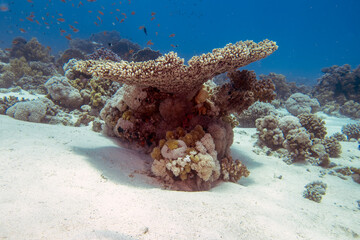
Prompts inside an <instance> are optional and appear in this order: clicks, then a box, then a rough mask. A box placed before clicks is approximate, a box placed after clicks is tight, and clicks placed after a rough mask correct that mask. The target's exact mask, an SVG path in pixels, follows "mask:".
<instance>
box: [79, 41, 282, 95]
mask: <svg viewBox="0 0 360 240" xmlns="http://www.w3.org/2000/svg"><path fill="white" fill-rule="evenodd" d="M276 49H277V45H276V43H275V42H272V41H269V40H264V41H262V42H260V43H258V44H256V43H254V42H253V41H245V42H241V41H240V42H237V43H235V44H228V45H226V46H225V47H224V48H219V49H214V50H213V51H212V52H211V53H207V54H203V55H201V56H194V57H192V58H191V59H190V60H189V61H188V66H186V65H184V59H181V58H179V57H178V56H177V54H176V53H174V52H170V53H168V54H165V55H164V56H161V57H158V58H157V59H155V60H149V61H146V62H130V63H129V62H126V61H121V62H119V63H115V62H111V61H94V60H88V61H78V62H77V63H76V64H75V70H77V71H80V72H83V73H86V74H89V75H95V76H99V77H101V78H107V79H111V80H113V81H119V82H123V83H126V84H130V85H138V86H142V87H149V86H151V87H156V88H157V89H159V90H160V91H163V92H168V93H176V94H185V93H189V92H194V91H198V90H199V89H200V87H201V85H202V84H203V83H205V82H206V81H207V80H209V79H211V78H212V77H214V76H216V75H218V74H220V73H224V72H227V71H233V70H235V69H237V68H239V67H242V66H245V65H247V64H249V63H251V62H254V61H257V60H260V59H262V58H265V57H267V56H268V55H270V54H271V53H273V52H274V51H275V50H276Z"/></svg>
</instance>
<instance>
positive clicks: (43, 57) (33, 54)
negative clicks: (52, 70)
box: [10, 38, 54, 62]
mask: <svg viewBox="0 0 360 240" xmlns="http://www.w3.org/2000/svg"><path fill="white" fill-rule="evenodd" d="M12 42H13V45H12V48H11V51H10V56H11V57H12V58H21V57H24V58H25V59H26V60H27V61H41V62H53V61H54V57H53V56H51V55H50V48H46V47H44V46H43V45H41V44H40V43H39V42H38V40H37V39H36V38H32V39H30V41H28V42H27V41H26V40H25V39H23V38H15V39H14V40H13V41H12Z"/></svg>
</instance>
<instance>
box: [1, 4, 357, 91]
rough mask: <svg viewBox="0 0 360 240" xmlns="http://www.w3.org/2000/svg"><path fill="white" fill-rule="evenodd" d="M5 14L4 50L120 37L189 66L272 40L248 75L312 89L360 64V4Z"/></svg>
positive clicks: (47, 8)
mask: <svg viewBox="0 0 360 240" xmlns="http://www.w3.org/2000/svg"><path fill="white" fill-rule="evenodd" d="M0 10H1V12H0V16H1V18H0V23H1V28H0V34H1V39H0V47H1V48H9V47H11V42H12V39H13V38H14V37H17V36H22V37H24V38H26V39H28V40H30V38H32V37H36V38H37V39H38V40H39V41H40V43H42V44H43V45H45V46H50V47H51V49H52V53H53V54H54V55H56V54H57V52H58V51H63V50H65V49H67V48H68V41H69V40H68V39H66V38H65V36H68V37H71V38H84V39H87V38H89V36H90V35H91V34H93V33H98V32H103V31H113V30H116V31H119V32H120V34H121V36H122V37H123V38H127V39H129V40H131V41H133V42H135V43H138V44H139V45H141V46H142V47H146V46H147V43H148V41H149V40H151V42H152V43H154V45H152V46H151V48H152V49H154V50H159V51H160V52H161V53H166V52H169V51H176V52H178V54H179V55H180V56H181V57H183V58H185V60H188V59H189V58H191V57H192V56H193V55H198V54H201V53H206V52H208V51H211V50H212V49H213V48H218V47H223V46H225V45H226V44H227V43H230V42H231V43H235V42H236V41H239V40H248V39H249V40H254V41H256V42H258V41H261V40H263V39H265V38H268V39H270V40H273V41H276V42H277V44H278V45H279V50H278V51H277V52H275V53H274V54H273V55H271V56H270V57H268V58H266V59H264V60H262V61H259V62H256V63H253V64H251V65H249V66H247V67H245V68H246V69H251V70H255V71H256V73H257V74H261V73H263V74H268V73H269V72H275V73H281V74H284V75H286V76H287V79H288V80H290V81H292V80H293V81H294V80H295V81H297V82H303V83H310V84H314V83H316V79H317V78H318V77H319V76H321V69H322V68H323V67H329V66H332V65H343V64H350V65H351V66H352V67H353V68H354V67H356V66H357V65H359V64H360V47H359V43H360V31H359V25H360V14H359V13H360V1H359V0H316V1H314V0H313V1H311V0H298V1H289V0H274V1H269V0H258V1H240V0H230V1H215V0H182V1H178V0H167V1H165V0H151V1H150V0H122V1H118V0H117V1H115V0H90V1H89V0H81V1H80V0H12V1H11V0H10V1H5V0H0ZM29 19H30V20H29ZM122 19H124V20H122ZM70 25H71V26H70ZM141 26H144V27H146V30H147V35H145V33H144V31H143V29H139V28H141ZM73 29H76V31H77V32H74V30H73ZM69 34H70V35H69Z"/></svg>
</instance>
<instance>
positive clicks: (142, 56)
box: [132, 48, 161, 62]
mask: <svg viewBox="0 0 360 240" xmlns="http://www.w3.org/2000/svg"><path fill="white" fill-rule="evenodd" d="M160 56H161V53H160V52H159V51H154V50H152V49H151V48H144V49H141V50H139V51H137V52H136V53H134V55H133V56H132V61H134V62H144V61H148V60H155V59H157V58H158V57H160Z"/></svg>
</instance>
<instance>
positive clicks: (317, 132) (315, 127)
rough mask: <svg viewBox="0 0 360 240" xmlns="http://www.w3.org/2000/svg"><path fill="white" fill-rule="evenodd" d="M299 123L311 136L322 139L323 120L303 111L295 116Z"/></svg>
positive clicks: (323, 135)
mask: <svg viewBox="0 0 360 240" xmlns="http://www.w3.org/2000/svg"><path fill="white" fill-rule="evenodd" d="M297 117H298V118H299V120H300V123H301V125H302V126H303V127H304V128H305V129H306V130H307V131H308V132H309V133H310V137H311V138H320V139H323V138H324V137H325V135H326V127H325V122H324V121H323V120H322V119H320V118H319V117H318V116H316V115H314V114H308V113H303V114H300V115H298V116H297Z"/></svg>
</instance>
